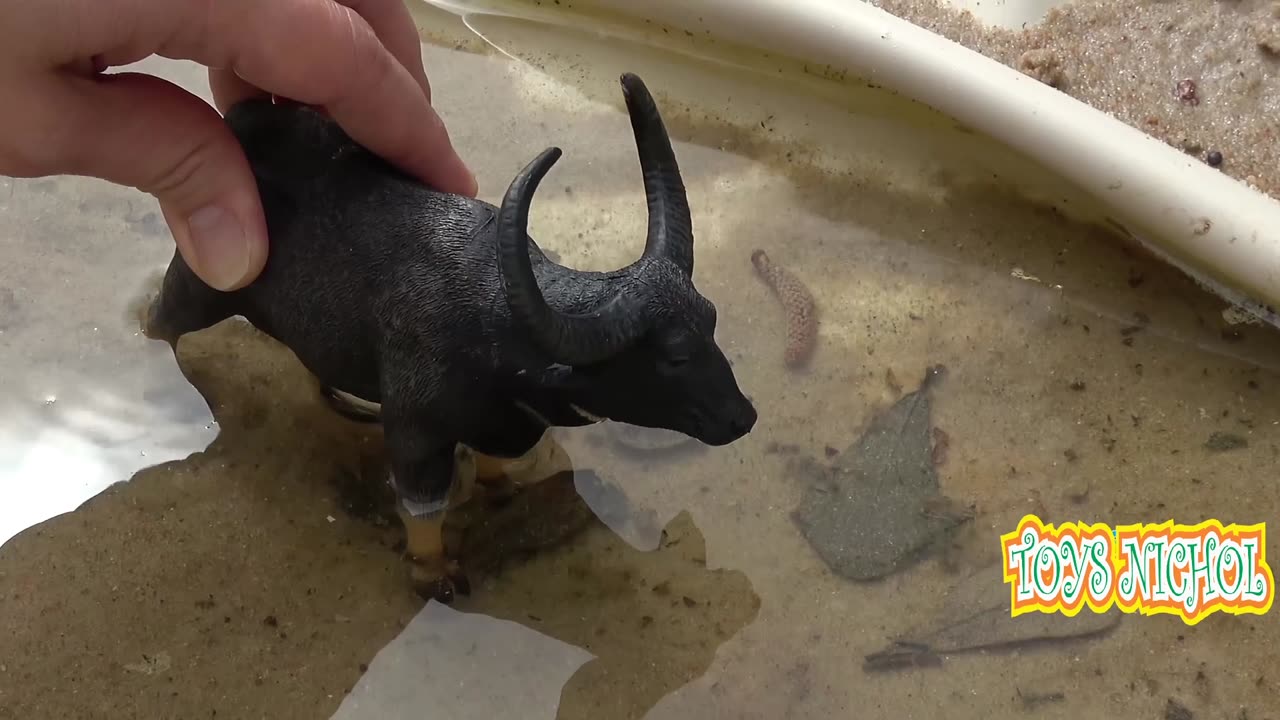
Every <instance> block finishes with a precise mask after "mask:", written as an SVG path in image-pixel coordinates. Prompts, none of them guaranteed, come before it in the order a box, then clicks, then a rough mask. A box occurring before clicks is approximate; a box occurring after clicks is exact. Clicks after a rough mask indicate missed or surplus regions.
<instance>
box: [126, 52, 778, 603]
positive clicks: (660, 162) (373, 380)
mask: <svg viewBox="0 0 1280 720" xmlns="http://www.w3.org/2000/svg"><path fill="white" fill-rule="evenodd" d="M621 83H622V88H623V93H624V96H625V98H626V104H627V110H628V113H629V115H630V118H631V125H632V130H633V132H634V135H635V142H636V147H637V151H638V154H639V159H640V166H641V168H642V170H643V173H644V187H645V193H646V196H647V200H648V212H649V225H648V238H647V240H646V243H645V248H644V253H643V255H642V257H640V259H638V260H636V261H635V262H634V263H632V264H631V265H629V266H627V267H625V268H622V269H620V270H614V271H611V272H582V271H578V270H573V269H570V268H567V267H563V266H561V265H558V264H556V263H555V262H552V261H551V260H550V259H548V258H547V257H546V255H544V254H543V252H542V251H541V250H540V249H539V248H538V246H537V245H536V244H534V243H533V241H532V240H530V239H529V237H528V235H527V234H526V225H527V221H528V216H529V206H530V203H531V202H532V199H533V194H534V191H535V190H536V188H537V186H538V183H539V182H540V181H541V180H542V178H543V176H544V175H546V173H547V171H548V170H550V169H551V166H552V165H553V164H554V163H555V162H556V160H558V159H559V157H560V150H559V148H555V147H552V148H548V149H547V150H545V151H543V152H542V153H541V154H540V155H538V157H537V158H536V159H534V160H533V161H532V162H531V163H529V165H527V166H526V167H525V168H524V169H523V170H522V171H521V172H520V174H519V175H517V176H516V178H515V179H514V181H513V182H512V183H511V185H510V187H509V189H508V190H507V193H506V196H505V197H504V198H503V200H502V206H501V207H500V208H499V207H494V206H493V205H490V204H488V203H485V202H481V201H479V200H475V199H472V198H468V197H464V196H459V195H453V194H447V193H442V192H437V191H435V190H433V189H431V188H429V187H426V186H424V185H423V184H422V183H420V182H419V181H417V180H416V179H413V178H411V177H408V176H407V175H405V174H403V173H401V172H400V171H399V170H397V169H395V168H394V167H392V166H391V165H390V164H388V163H386V162H384V161H383V160H382V159H380V158H378V157H377V156H375V155H373V154H372V153H371V152H369V151H367V150H366V149H364V148H362V147H360V146H359V145H357V144H356V143H355V142H353V141H352V140H351V139H350V138H349V137H348V136H347V135H346V134H345V133H344V132H343V131H342V130H341V129H340V128H339V127H338V126H337V125H336V124H334V123H333V122H331V121H329V120H328V119H327V118H325V117H324V116H323V115H321V114H319V113H318V112H316V111H314V110H312V109H310V108H307V107H305V106H301V105H296V104H273V103H272V102H271V101H269V100H260V99H253V100H248V101H245V102H242V103H240V104H239V105H237V106H235V107H233V108H232V109H231V110H230V111H229V112H228V113H227V116H226V122H227V123H228V125H229V126H230V128H231V129H232V131H233V132H234V133H235V135H236V137H237V138H238V139H239V141H240V143H241V145H242V146H243V148H244V151H245V153H246V155H247V157H248V159H249V163H250V165H251V167H252V169H253V172H254V174H255V176H256V178H257V183H258V190H259V192H260V194H261V197H262V202H263V206H264V208H265V211H266V218H267V227H268V232H269V235H270V238H271V250H270V257H269V259H268V261H267V264H266V267H265V268H264V269H263V271H262V273H261V275H260V276H259V277H258V278H257V279H256V280H255V281H254V282H253V283H251V284H250V285H248V286H247V287H245V288H242V289H240V290H235V291H232V292H221V291H217V290H214V289H212V288H210V287H209V286H207V285H205V284H204V283H203V282H202V281H201V280H200V279H199V278H197V277H196V276H195V275H194V274H193V273H192V271H191V269H190V268H189V267H188V266H187V265H186V263H184V262H183V260H182V257H181V256H180V255H178V254H177V253H175V254H174V256H173V259H172V261H171V262H170V264H169V267H168V270H167V272H166V274H165V277H164V280H163V283H162V285H161V287H160V291H159V294H158V296H157V297H156V299H155V300H154V302H152V304H151V305H150V306H149V309H148V312H147V318H146V320H145V327H146V332H147V335H148V336H150V337H153V338H160V339H163V340H165V341H167V342H168V343H170V344H171V345H173V346H174V347H175V348H176V344H177V341H178V338H179V337H180V336H182V335H183V334H185V333H190V332H195V331H198V330H202V329H204V328H208V327H210V326H212V325H215V324H217V323H219V322H221V321H222V320H224V319H227V318H230V317H233V316H236V315H239V316H242V317H244V318H245V319H246V320H248V321H249V322H250V323H252V324H253V325H254V326H255V327H257V328H258V329H259V330H261V331H262V332H264V333H266V334H267V335H269V336H271V337H273V338H275V339H276V340H278V341H279V342H281V343H283V344H284V345H285V346H287V347H288V348H289V349H290V350H292V351H293V353H294V355H296V356H297V358H298V359H299V360H300V361H301V362H302V364H303V365H304V366H306V367H307V369H308V370H310V371H311V372H312V373H313V374H314V375H315V376H316V377H317V379H318V380H319V382H320V384H321V387H322V388H324V389H325V392H326V395H327V397H329V398H330V399H331V400H336V401H342V399H343V398H344V396H345V398H346V401H345V402H346V404H347V405H348V406H349V407H350V406H353V405H355V404H356V403H357V402H358V401H363V402H364V403H365V404H366V406H375V407H377V408H378V409H377V410H376V412H375V413H374V415H373V417H374V418H376V419H377V420H379V421H380V422H381V423H382V428H383V431H384V433H385V437H386V449H387V459H388V462H389V465H390V468H391V482H392V485H393V487H394V488H395V491H396V495H397V497H398V500H399V508H398V509H399V512H400V516H401V518H402V520H403V521H404V524H405V529H406V535H407V543H406V550H407V555H408V557H409V559H410V561H411V563H412V564H411V568H412V573H411V575H412V579H413V583H414V586H415V588H416V589H417V590H418V592H419V593H420V594H422V595H423V596H424V597H427V598H435V599H437V600H440V601H441V602H446V603H447V602H451V601H452V599H453V597H454V592H455V589H456V590H457V591H458V592H462V593H466V592H468V590H467V588H466V583H465V580H466V578H465V576H464V575H462V574H461V572H460V571H459V569H458V567H457V565H456V563H455V562H453V561H452V560H450V559H448V558H446V557H445V550H444V544H443V538H442V524H443V520H444V514H445V511H446V510H447V509H448V508H449V507H450V498H451V493H452V491H453V490H454V489H455V486H456V485H457V484H458V483H459V482H460V480H459V475H460V472H461V464H460V463H459V462H458V458H459V457H460V456H461V455H460V453H462V454H465V453H466V452H468V451H470V452H471V453H472V459H473V461H474V469H475V473H476V474H475V478H474V479H475V480H477V481H492V480H494V479H495V478H499V479H501V478H503V477H504V476H505V477H506V479H508V480H510V479H511V478H512V477H513V476H514V475H515V474H516V473H523V481H522V482H536V481H538V480H542V479H545V478H547V477H550V476H552V475H554V474H555V473H556V472H559V471H560V469H558V468H557V467H555V464H556V462H558V460H557V458H562V456H563V451H560V450H559V449H558V447H556V446H555V444H554V442H553V441H552V439H551V438H550V436H548V437H547V442H543V441H542V440H543V437H544V434H546V431H547V429H548V428H549V427H552V426H559V427H574V426H583V425H587V424H590V423H594V422H599V421H601V420H604V419H611V420H617V421H622V422H627V423H631V424H633V425H639V426H644V427H651V428H665V429H669V430H674V431H677V432H682V433H685V434H686V435H689V436H691V437H693V438H695V439H697V440H699V441H701V442H703V443H704V444H707V445H712V446H722V445H726V444H729V443H731V442H734V441H736V440H737V439H739V438H741V437H743V436H744V435H746V434H747V433H748V432H750V431H751V429H752V427H753V426H754V425H755V422H756V410H755V408H754V406H753V405H752V403H751V401H750V400H748V399H747V398H746V397H745V396H744V395H743V393H742V392H741V390H740V389H739V387H738V384H737V379H736V378H735V376H734V373H733V370H732V368H731V367H730V365H729V362H728V360H727V359H726V358H725V356H724V354H723V353H722V352H721V350H720V348H719V346H717V344H716V342H715V338H714V333H715V328H716V310H715V306H714V305H712V303H711V302H710V301H708V300H707V299H706V298H704V297H703V296H702V295H701V294H700V293H699V292H698V291H697V289H696V288H694V285H693V280H692V275H693V230H692V221H691V219H690V214H689V205H688V201H687V200H686V197H685V189H684V183H683V181H682V180H681V177H680V169H679V167H678V166H677V164H676V158H675V154H674V152H673V151H672V148H671V141H670V139H669V138H668V136H667V131H666V128H665V126H664V124H663V121H662V117H661V115H660V114H659V112H658V109H657V106H656V105H655V103H654V101H653V98H652V97H651V96H650V94H649V91H648V89H647V88H646V87H645V85H644V83H643V82H642V81H641V80H640V78H639V77H637V76H635V75H632V74H625V75H623V76H622V78H621Z"/></svg>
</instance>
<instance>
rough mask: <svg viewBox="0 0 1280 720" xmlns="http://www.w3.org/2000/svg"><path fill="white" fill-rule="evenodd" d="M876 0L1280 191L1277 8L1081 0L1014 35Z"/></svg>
mask: <svg viewBox="0 0 1280 720" xmlns="http://www.w3.org/2000/svg"><path fill="white" fill-rule="evenodd" d="M871 2H872V4H874V5H876V6H878V7H880V8H882V9H884V10H886V11H888V12H890V13H893V14H894V15H897V16H899V17H901V18H903V19H905V20H909V21H911V22H913V23H915V24H917V25H920V26H921V27H924V28H927V29H929V30H932V31H933V32H936V33H938V34H940V35H942V36H944V37H947V38H949V39H951V40H954V41H956V42H958V43H960V44H962V45H965V46H966V47H968V48H970V49H972V50H975V51H977V52H980V53H982V54H983V55H986V56H988V57H990V58H992V59H995V60H998V61H1000V62H1002V63H1005V64H1006V65H1009V66H1011V67H1013V68H1016V69H1018V70H1021V71H1023V72H1025V73H1027V74H1029V75H1031V76H1033V77H1036V78H1038V79H1040V80H1042V81H1045V82H1048V83H1049V84H1051V85H1054V86H1055V87H1057V88H1058V89H1060V90H1062V91H1063V92H1065V93H1067V94H1069V95H1071V96H1072V97H1074V98H1076V99H1078V100H1081V101H1083V102H1086V103H1088V104H1090V105H1092V106H1094V107H1096V108H1098V109H1099V110H1102V111H1104V112H1107V113H1110V114H1111V115H1113V116H1115V117H1116V118H1118V119H1120V120H1122V121H1124V122H1126V123H1128V124H1129V125H1132V126H1134V127H1136V128H1138V129H1140V130H1142V131H1144V132H1146V133H1148V134H1150V135H1152V136H1154V137H1156V138H1158V139H1160V140H1163V141H1164V142H1166V143H1168V144H1170V145H1172V146H1173V147H1176V148H1179V149H1181V150H1183V151H1185V152H1187V153H1190V154H1192V155H1195V156H1196V157H1199V158H1202V159H1205V161H1206V162H1209V161H1210V159H1211V156H1210V154H1211V153H1214V152H1216V153H1219V154H1220V155H1221V161H1220V162H1221V165H1220V167H1221V168H1222V171H1223V172H1225V173H1227V174H1228V175H1230V176H1232V177H1234V178H1236V179H1239V180H1242V181H1244V182H1246V183H1248V184H1250V185H1252V186H1254V187H1255V188H1257V189H1259V190H1261V191H1262V192H1265V193H1267V194H1269V195H1271V196H1273V197H1277V198H1280V176H1278V175H1277V173H1276V168H1277V167H1278V166H1280V127H1278V126H1277V122H1278V121H1277V118H1278V117H1280V114H1278V111H1280V3H1277V2H1272V1H1271V0H1176V1H1174V2H1169V1H1167V0H1138V1H1137V2H1118V1H1117V0H1079V1H1078V2H1072V3H1070V4H1065V5H1063V6H1061V7H1059V8H1055V9H1052V10H1050V11H1049V12H1048V13H1047V15H1046V17H1045V19H1044V20H1043V21H1042V22H1041V23H1039V24H1037V25H1034V26H1030V27H1028V28H1026V29H1019V30H1010V29H1004V28H988V27H984V26H983V24H982V23H981V22H979V21H978V20H977V19H976V18H975V17H974V16H973V15H972V14H971V13H969V12H967V11H960V10H956V9H955V8H953V7H951V6H948V5H945V4H943V3H940V2H937V0H871ZM1050 141H1051V139H1046V142H1050ZM1212 160H1213V161H1214V162H1217V161H1218V158H1212ZM1211 164H1212V163H1211Z"/></svg>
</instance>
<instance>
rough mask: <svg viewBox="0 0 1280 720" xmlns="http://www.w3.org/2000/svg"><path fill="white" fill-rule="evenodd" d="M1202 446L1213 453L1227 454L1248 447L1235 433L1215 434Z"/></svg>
mask: <svg viewBox="0 0 1280 720" xmlns="http://www.w3.org/2000/svg"><path fill="white" fill-rule="evenodd" d="M1204 446H1205V447H1206V448H1208V449H1209V450H1211V451H1213V452H1227V451H1228V450H1239V449H1241V448H1246V447H1249V441H1248V440H1245V439H1244V437H1243V436H1240V435H1237V434H1235V433H1229V432H1215V433H1213V434H1212V435H1210V436H1209V439H1208V440H1206V441H1205V443H1204Z"/></svg>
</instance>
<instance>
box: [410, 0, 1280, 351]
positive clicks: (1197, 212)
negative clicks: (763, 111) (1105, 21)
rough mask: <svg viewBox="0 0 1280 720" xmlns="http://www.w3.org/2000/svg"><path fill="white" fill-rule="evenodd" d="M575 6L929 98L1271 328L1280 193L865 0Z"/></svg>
mask: <svg viewBox="0 0 1280 720" xmlns="http://www.w3.org/2000/svg"><path fill="white" fill-rule="evenodd" d="M427 1H428V2H430V3H431V4H435V5H438V6H442V7H446V8H448V7H449V6H451V5H452V6H453V7H452V9H454V10H455V11H457V10H458V9H459V8H458V5H457V4H455V3H451V2H449V1H448V0H444V1H437V0H427ZM459 4H460V3H459ZM530 4H532V3H530ZM574 7H575V9H577V10H579V11H582V10H590V9H598V10H603V11H605V12H607V13H610V14H613V15H616V16H625V17H630V18H633V19H635V20H637V21H645V20H648V21H651V22H654V23H661V24H664V25H668V26H671V27H673V28H676V29H682V30H688V31H690V32H693V33H695V34H701V33H704V32H709V33H710V34H712V35H713V36H715V37H717V38H720V39H722V40H724V41H727V42H731V43H735V44H738V45H744V46H748V47H753V48H756V49H758V50H762V51H765V52H769V53H773V54H775V55H783V56H789V57H791V58H795V59H798V60H802V61H805V62H810V63H817V64H825V65H831V66H833V67H835V68H837V69H840V70H844V71H847V72H848V73H849V74H851V75H856V76H859V77H861V78H863V79H865V80H867V81H869V82H874V83H876V84H878V85H880V86H883V87H884V88H886V89H889V90H892V91H894V92H896V93H898V94H900V95H902V96H904V97H907V98H910V99H912V100H915V101H917V102H920V103H923V104H925V105H927V106H929V107H932V108H934V109H935V110H937V111H939V112H942V113H944V114H946V115H948V116H950V117H952V118H954V119H955V120H957V121H959V122H961V123H963V124H964V125H966V126H968V127H970V128H973V129H974V130H976V131H978V132H981V133H984V134H986V135H989V136H991V137H992V138H994V139H996V140H998V141H1000V142H1001V143H1003V144H1005V145H1008V146H1009V147H1011V148H1013V149H1015V150H1017V151H1020V152H1022V153H1024V154H1025V155H1027V156H1028V157H1031V158H1033V159H1034V160H1036V161H1037V162H1039V163H1041V164H1042V165H1043V166H1045V167H1046V168H1048V169H1049V170H1051V171H1052V172H1054V173H1055V174H1057V175H1059V176H1060V177H1061V178H1062V179H1064V180H1065V181H1067V182H1069V183H1072V184H1074V185H1076V186H1077V187H1079V188H1081V189H1082V190H1084V191H1085V192H1087V193H1088V194H1089V195H1091V196H1093V197H1094V198H1095V200H1096V201H1097V202H1098V204H1099V205H1100V206H1101V207H1102V208H1103V209H1104V210H1105V211H1106V212H1107V214H1108V217H1109V218H1110V219H1112V220H1114V221H1115V223H1117V224H1119V225H1120V226H1122V227H1123V228H1124V229H1125V230H1126V231H1127V232H1128V233H1130V234H1131V235H1132V236H1133V237H1134V238H1135V239H1137V240H1139V241H1140V242H1142V243H1143V245H1145V246H1146V247H1147V248H1148V249H1149V250H1151V251H1152V252H1153V253H1155V254H1156V255H1158V256H1160V257H1162V258H1163V259H1164V260H1165V261H1167V262H1170V263H1172V264H1173V265H1175V266H1176V267H1179V268H1180V269H1181V270H1182V271H1183V272H1186V273H1187V274H1188V275H1190V276H1191V277H1192V278H1194V279H1195V280H1197V281H1199V282H1200V283H1202V284H1203V285H1205V286H1207V287H1208V288H1209V289H1210V290H1212V291H1213V292H1216V293H1217V294H1219V295H1220V296H1222V297H1224V298H1225V299H1227V300H1229V301H1231V302H1233V303H1236V304H1239V305H1241V306H1242V307H1244V308H1246V309H1248V310H1250V311H1251V312H1252V313H1254V314H1255V315H1257V316H1258V317H1260V318H1261V319H1263V320H1265V321H1267V322H1269V323H1270V324H1272V325H1275V326H1277V327H1280V316H1278V315H1277V314H1276V312H1275V308H1280V202H1276V201H1275V200H1273V199H1272V198H1270V197H1268V196H1266V195H1264V194H1263V193H1261V192H1259V191H1257V190H1254V189H1253V188H1250V187H1249V186H1247V185H1245V184H1244V183H1241V182H1238V181H1236V180H1234V179H1232V178H1231V177H1229V176H1227V175H1225V174H1223V173H1222V172H1220V171H1218V170H1215V169H1213V168H1210V167H1209V166H1207V165H1206V164H1204V163H1203V162H1202V161H1200V160H1197V159H1195V158H1192V157H1189V156H1188V155H1186V154H1185V153H1182V152H1179V151H1178V150H1175V149H1174V148H1171V147H1169V146H1168V145H1166V144H1164V143H1162V142H1160V141H1159V140H1156V139H1155V138H1152V137H1150V136H1148V135H1146V134H1145V133H1143V132H1142V131H1140V130H1138V129H1137V128H1134V127H1131V126H1130V125H1128V124H1126V123H1124V122H1122V121H1120V120H1117V119H1115V118H1113V117H1112V116H1110V115H1108V114H1106V113H1104V112H1102V111H1100V110H1096V109H1094V108H1092V107H1090V106H1089V105H1087V104H1085V103H1082V102H1080V101H1078V100H1076V99H1074V98H1072V97H1070V96H1068V95H1066V94H1064V93H1062V92H1059V91H1058V90H1055V89H1054V88H1052V87H1049V86H1048V85H1045V84H1043V83H1041V82H1039V81H1038V80H1035V79H1034V78H1031V77H1028V76H1026V75H1024V74H1022V73H1020V72H1018V71H1017V70H1014V69H1013V68H1010V67H1008V66H1006V65H1004V64H1002V63H1000V62H998V61H995V60H992V59H990V58H987V57H985V56H983V55H981V54H979V53H977V52H974V51H972V50H969V49H968V48H966V47H964V46H962V45H960V44H958V43H955V42H952V41H951V40H949V39H947V38H944V37H941V36H939V35H937V34H935V33H933V32H930V31H928V30H925V29H923V28H921V27H918V26H916V25H914V24H912V23H910V22H908V21H906V20H902V19H901V18H898V17H896V16H894V15H891V14H889V13H888V12H885V11H883V10H881V9H879V8H877V7H874V6H871V5H869V4H867V3H865V2H862V1H861V0H649V1H648V2H636V1H635V0H577V1H576V2H574Z"/></svg>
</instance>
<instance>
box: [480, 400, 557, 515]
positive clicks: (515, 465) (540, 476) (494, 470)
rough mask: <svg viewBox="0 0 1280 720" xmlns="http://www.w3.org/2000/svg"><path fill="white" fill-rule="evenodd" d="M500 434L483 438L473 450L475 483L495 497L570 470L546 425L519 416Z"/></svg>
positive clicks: (504, 496)
mask: <svg viewBox="0 0 1280 720" xmlns="http://www.w3.org/2000/svg"><path fill="white" fill-rule="evenodd" d="M504 425H505V427H504V428H503V432H502V433H501V434H500V435H495V436H492V437H488V438H485V439H484V440H482V441H481V442H480V443H479V444H478V447H475V448H473V449H474V450H475V468H476V474H475V479H476V484H477V485H480V486H482V487H483V488H484V489H485V490H486V491H487V492H488V493H489V495H490V496H491V497H493V498H495V499H503V498H508V497H510V496H512V495H514V494H515V493H517V492H520V491H521V490H523V489H524V488H526V487H529V486H530V485H534V484H536V483H539V482H542V481H543V480H546V479H547V478H550V477H553V476H555V475H557V474H559V473H562V472H566V471H572V470H573V462H572V460H570V458H569V454H568V453H567V452H565V450H564V448H563V447H561V446H560V443H558V442H556V439H555V438H554V437H553V436H552V434H551V433H549V432H547V428H546V427H545V426H543V425H541V424H538V423H535V422H534V421H532V419H526V418H524V417H522V416H520V415H516V416H515V417H514V418H512V419H509V420H508V421H507V422H506V423H505V424H504Z"/></svg>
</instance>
